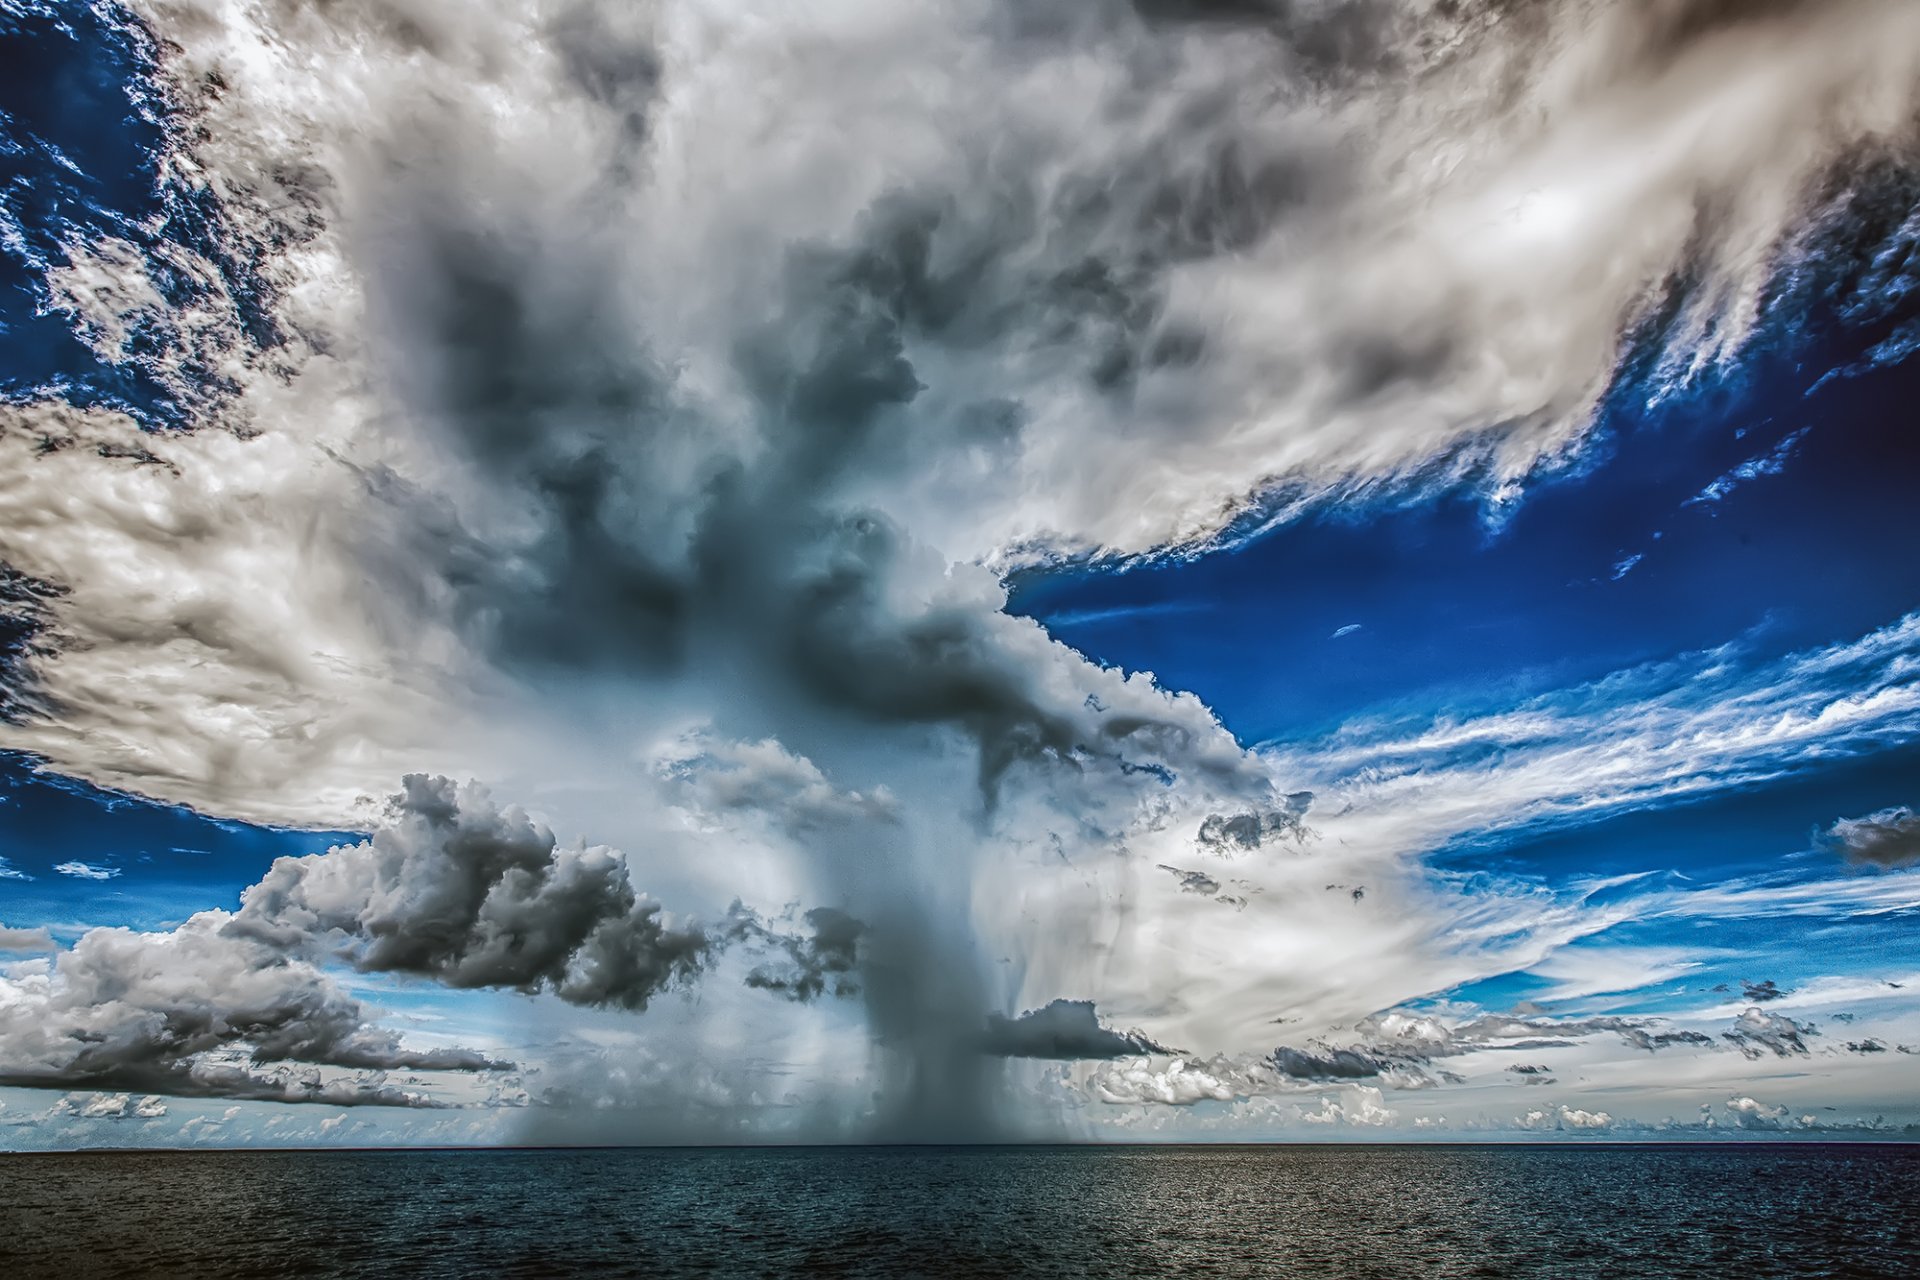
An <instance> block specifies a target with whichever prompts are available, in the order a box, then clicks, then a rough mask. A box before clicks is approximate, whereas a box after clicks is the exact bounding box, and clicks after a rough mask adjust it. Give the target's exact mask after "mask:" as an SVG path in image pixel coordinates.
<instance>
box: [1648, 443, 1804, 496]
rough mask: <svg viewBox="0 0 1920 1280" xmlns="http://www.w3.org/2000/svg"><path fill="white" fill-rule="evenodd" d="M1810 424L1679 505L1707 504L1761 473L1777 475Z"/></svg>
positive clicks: (1797, 446)
mask: <svg viewBox="0 0 1920 1280" xmlns="http://www.w3.org/2000/svg"><path fill="white" fill-rule="evenodd" d="M1811 430H1813V428H1811V427H1802V428H1800V429H1799V430H1798V431H1795V432H1793V433H1792V434H1791V435H1788V436H1786V437H1784V438H1782V439H1781V441H1780V443H1778V444H1776V445H1774V446H1773V448H1771V449H1769V450H1767V451H1766V452H1765V453H1763V454H1761V455H1759V456H1758V457H1755V458H1749V459H1747V460H1746V461H1745V462H1743V463H1741V464H1740V465H1739V466H1737V467H1735V468H1733V469H1732V470H1731V471H1728V472H1726V473H1725V474H1723V475H1721V476H1719V477H1717V478H1715V479H1714V480H1713V482H1712V483H1710V484H1708V485H1707V487H1706V488H1704V489H1702V490H1701V491H1700V492H1699V493H1696V494H1694V495H1693V496H1692V497H1691V498H1688V499H1687V500H1686V501H1685V502H1683V503H1681V504H1680V505H1681V506H1683V507H1693V506H1701V505H1706V506H1711V505H1713V504H1715V503H1718V502H1721V501H1722V500H1724V499H1725V498H1726V497H1727V496H1728V495H1729V494H1731V493H1732V492H1733V491H1734V490H1735V489H1738V488H1739V487H1740V486H1741V485H1744V484H1746V483H1747V482H1749V481H1752V480H1758V479H1759V478H1760V477H1762V476H1777V475H1779V474H1780V473H1781V472H1783V471H1785V470H1786V469H1787V463H1788V461H1789V460H1790V459H1791V458H1792V457H1793V454H1794V451H1795V450H1796V449H1798V448H1799V447H1800V442H1801V441H1803V440H1805V439H1806V438H1807V433H1808V432H1809V431H1811Z"/></svg>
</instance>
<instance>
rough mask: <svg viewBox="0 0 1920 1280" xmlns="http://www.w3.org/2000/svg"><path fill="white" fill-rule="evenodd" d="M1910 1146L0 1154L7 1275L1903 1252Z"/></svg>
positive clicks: (1815, 1261)
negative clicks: (1, 1155)
mask: <svg viewBox="0 0 1920 1280" xmlns="http://www.w3.org/2000/svg"><path fill="white" fill-rule="evenodd" d="M1916 1215H1920V1147H1899V1146H1870V1145H1837V1144H1836V1145H1812V1144H1808V1145H1798V1144H1796V1145H1765V1146H1761V1145H1747V1144H1742V1145H1738V1146H1734V1145H1727V1146H1640V1147H1600V1146H1476V1147H1462V1146H1423V1147H1408V1146H1366V1147H1352V1146H1345V1147H1341V1146H1283V1147H1220V1146H1208V1147H1017V1148H807V1149H795V1148H787V1149H777V1148H776V1149H766V1148H754V1149H706V1150H663V1149H643V1150H585V1151H583V1150H573V1151H554V1150H549V1151H434V1152H407V1151H343V1152H180V1153H173V1152H153V1153H121V1152H115V1153H79V1154H62V1155H19V1156H3V1157H0V1276H4V1277H6V1280H26V1278H27V1277H37V1276H78V1275H98V1274H125V1275H180V1276H219V1275H304V1276H332V1275H342V1276H344V1275H355V1276H365V1275H373V1276H469V1275H509V1276H548V1275H568V1274H580V1273H589V1272H590V1273H594V1274H607V1275H632V1276H705V1275H741V1276H770V1275H787V1274H800V1275H846V1276H1084V1275H1205V1276H1338V1277H1373V1276H1381V1277H1385V1276H1543V1277H1582V1276H1595V1277H1599V1276H1605V1277H1620V1276H1711V1277H1739V1276H1903V1275H1917V1276H1920V1229H1917V1228H1916Z"/></svg>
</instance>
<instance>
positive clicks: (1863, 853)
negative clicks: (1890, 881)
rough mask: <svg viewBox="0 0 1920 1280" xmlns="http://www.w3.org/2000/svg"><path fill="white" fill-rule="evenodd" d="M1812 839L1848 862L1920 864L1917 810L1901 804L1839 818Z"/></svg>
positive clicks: (1885, 864) (1879, 864)
mask: <svg viewBox="0 0 1920 1280" xmlns="http://www.w3.org/2000/svg"><path fill="white" fill-rule="evenodd" d="M1815 839H1816V840H1817V842H1818V843H1819V846H1820V847H1821V848H1823V849H1825V850H1827V851H1828V852H1829V853H1834V854H1837V855H1839V856H1841V857H1843V858H1845V859H1847V860H1848V861H1849V862H1857V863H1863V864H1865V865H1867V866H1875V867H1910V866H1912V865H1914V864H1915V863H1920V813H1916V812H1915V811H1914V810H1912V809H1910V808H1908V807H1907V806H1906V805H1900V806H1898V807H1896V808H1892V809H1882V810H1880V811H1879V812H1878V813H1870V814H1868V815H1866V816H1865V817H1863V818H1841V819H1840V820H1839V821H1837V822H1835V823H1834V824H1833V825H1832V826H1830V827H1828V828H1827V829H1826V830H1825V831H1822V832H1820V833H1818V835H1817V836H1816V837H1815Z"/></svg>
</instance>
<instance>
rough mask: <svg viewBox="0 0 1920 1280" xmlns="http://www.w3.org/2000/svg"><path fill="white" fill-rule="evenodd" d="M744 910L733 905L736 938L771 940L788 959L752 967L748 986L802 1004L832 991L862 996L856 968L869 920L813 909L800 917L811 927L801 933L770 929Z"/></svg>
mask: <svg viewBox="0 0 1920 1280" xmlns="http://www.w3.org/2000/svg"><path fill="white" fill-rule="evenodd" d="M743 910H744V909H743V908H741V907H740V906H739V904H737V903H736V904H735V914H734V923H733V933H734V936H735V937H743V936H744V937H756V938H759V939H762V940H765V941H770V942H773V943H774V944H775V945H777V946H778V947H779V949H780V950H781V952H782V953H783V958H784V963H781V964H777V965H773V964H763V965H760V966H758V967H756V968H755V969H753V971H752V972H750V973H748V974H747V985H748V986H750V987H758V988H760V989H761V990H763V991H772V992H776V993H778V994H780V995H783V996H785V997H787V998H788V999H789V1000H798V1001H802V1002H805V1001H808V1000H812V999H815V998H816V997H818V996H821V995H825V994H827V993H828V992H829V991H831V993H832V994H833V995H836V996H851V995H858V994H860V986H859V979H858V975H857V969H858V967H859V963H860V939H861V936H862V935H863V934H865V933H866V932H867V926H866V925H865V923H863V922H862V921H859V920H856V919H854V918H853V917H852V916H850V915H848V914H847V913H846V912H844V911H840V910H837V909H836V908H833V907H815V908H813V909H812V910H810V911H808V912H807V913H806V915H805V916H803V917H802V918H803V919H804V920H805V921H806V924H807V927H808V928H809V929H811V930H812V934H811V936H807V937H803V936H800V935H798V934H782V933H778V932H776V931H774V930H771V929H769V928H767V926H766V925H765V924H763V923H761V922H760V921H758V920H757V919H755V918H753V917H751V916H750V915H744V914H742V912H743Z"/></svg>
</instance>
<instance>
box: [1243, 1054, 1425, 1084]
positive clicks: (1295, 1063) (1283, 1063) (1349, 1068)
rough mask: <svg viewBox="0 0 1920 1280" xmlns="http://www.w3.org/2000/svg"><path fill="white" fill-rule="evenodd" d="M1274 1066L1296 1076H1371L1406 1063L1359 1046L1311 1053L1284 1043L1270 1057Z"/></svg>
mask: <svg viewBox="0 0 1920 1280" xmlns="http://www.w3.org/2000/svg"><path fill="white" fill-rule="evenodd" d="M1269 1061H1270V1062H1271V1064H1272V1066H1273V1069H1274V1070H1275V1071H1277V1072H1279V1073H1280V1074H1281V1075H1283V1076H1287V1077H1289V1078H1291V1079H1295V1080H1371V1079H1373V1078H1374V1077H1375V1076H1378V1075H1380V1074H1381V1073H1382V1072H1387V1071H1392V1070H1394V1069H1395V1068H1396V1067H1401V1068H1404V1064H1403V1063H1396V1062H1394V1061H1392V1060H1389V1059H1384V1058H1378V1057H1375V1056H1374V1055H1372V1054H1370V1053H1365V1052H1362V1051H1361V1050H1359V1049H1328V1050H1326V1051H1324V1052H1321V1053H1312V1052H1308V1051H1307V1050H1304V1049H1290V1048H1286V1047H1284V1046H1283V1047H1281V1048H1278V1049H1275V1050H1274V1051H1273V1055H1272V1057H1271V1058H1270V1059H1269Z"/></svg>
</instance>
